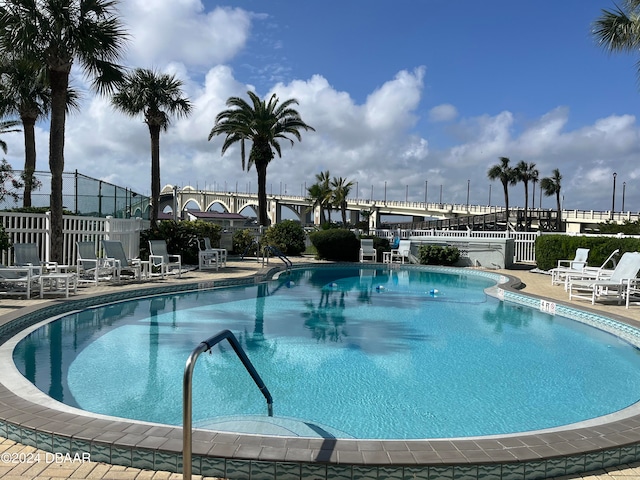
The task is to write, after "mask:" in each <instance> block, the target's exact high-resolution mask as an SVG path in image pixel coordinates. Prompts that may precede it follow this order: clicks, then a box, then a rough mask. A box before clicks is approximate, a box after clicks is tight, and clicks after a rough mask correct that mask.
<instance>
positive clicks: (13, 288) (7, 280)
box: [0, 265, 42, 298]
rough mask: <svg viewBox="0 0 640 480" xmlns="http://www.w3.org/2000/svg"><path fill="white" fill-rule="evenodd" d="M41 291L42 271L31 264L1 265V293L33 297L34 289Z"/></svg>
mask: <svg viewBox="0 0 640 480" xmlns="http://www.w3.org/2000/svg"><path fill="white" fill-rule="evenodd" d="M34 288H37V289H39V290H40V291H41V289H42V286H41V284H40V273H38V271H37V270H35V269H34V268H33V266H31V265H27V266H24V267H0V294H1V295H19V296H23V295H24V296H26V298H31V293H32V292H33V289H34Z"/></svg>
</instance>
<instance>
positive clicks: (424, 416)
mask: <svg viewBox="0 0 640 480" xmlns="http://www.w3.org/2000/svg"><path fill="white" fill-rule="evenodd" d="M493 284H494V282H493V281H491V280H489V279H487V278H484V277H481V276H474V275H467V274H465V273H464V272H461V273H459V274H443V273H434V272H429V271H424V270H417V269H412V270H391V271H389V270H380V269H378V270H376V269H371V270H360V269H358V268H344V269H337V268H316V269H309V270H302V271H296V270H294V271H293V273H292V274H291V275H290V276H283V277H281V278H280V279H279V280H277V281H272V282H269V283H264V284H259V285H252V286H242V287H229V288H223V289H216V290H208V291H198V292H192V293H180V294H174V295H167V296H159V297H151V298H144V299H137V300H131V301H126V302H122V303H116V304H111V305H107V306H102V307H96V308H92V309H88V310H85V311H82V312H79V313H75V314H70V315H68V316H66V317H64V318H62V319H60V320H56V321H55V322H53V323H51V324H49V325H47V326H45V327H42V328H40V329H39V330H36V331H34V332H33V333H31V334H29V336H28V337H26V338H25V339H24V340H22V341H21V342H20V343H19V344H18V346H17V347H16V349H15V351H14V360H15V362H16V365H17V367H18V369H19V370H20V371H21V372H22V374H23V375H25V377H27V378H28V379H29V380H30V381H32V382H33V383H35V385H36V386H37V387H38V388H39V389H40V390H42V391H44V392H45V393H47V394H49V395H50V396H52V397H54V398H56V399H58V400H60V401H63V402H65V403H67V404H69V405H72V406H76V407H79V408H82V409H85V410H88V411H91V412H96V413H101V414H107V415H113V416H118V417H126V418H131V419H137V420H145V421H152V422H160V423H167V424H175V425H180V424H181V423H182V375H183V372H184V367H185V362H186V359H187V357H188V356H189V354H190V353H191V352H192V351H193V349H194V348H195V347H196V346H197V345H198V344H199V343H200V342H201V341H203V340H205V339H207V338H209V337H211V336H212V335H214V334H216V333H218V332H219V331H221V330H223V329H230V330H231V331H232V332H233V333H234V334H235V335H236V336H237V337H238V339H239V340H240V342H241V344H242V345H243V347H244V348H245V350H246V352H247V354H248V356H249V358H250V359H251V361H252V362H253V364H254V365H255V367H256V369H257V371H258V372H259V374H260V375H261V377H262V378H263V379H264V381H265V383H266V385H267V386H268V388H269V390H270V391H271V394H272V395H273V399H274V413H275V415H276V417H278V418H279V419H282V418H284V420H282V421H283V422H284V421H286V420H288V419H302V420H303V421H304V422H306V423H307V424H309V425H317V426H319V428H323V429H326V430H327V431H330V432H333V433H334V434H335V435H338V436H345V437H355V438H400V439H408V438H442V437H464V436H476V435H491V434H503V433H512V432H521V431H528V430H536V429H542V428H547V427H554V426H560V425H566V424H569V423H573V422H577V421H581V420H585V419H589V418H594V417H598V416H601V415H604V414H608V413H611V412H615V411H617V410H620V409H622V408H625V407H627V406H629V405H631V404H633V403H635V402H637V401H638V399H640V355H639V354H638V353H639V352H638V350H637V349H636V348H634V347H633V346H631V345H629V344H628V343H626V342H624V341H621V340H620V339H618V338H616V337H614V336H612V335H610V334H608V333H605V332H602V331H600V330H597V329H595V328H592V327H589V326H586V325H583V324H581V323H578V322H574V321H572V320H569V319H566V318H563V317H559V316H551V315H548V314H545V313H541V312H539V311H536V310H533V309H528V308H525V307H521V306H516V305H512V304H509V303H503V302H499V301H498V300H496V299H494V298H492V297H490V296H487V295H486V294H485V293H484V289H485V288H486V287H489V286H491V285H493ZM193 387H194V391H193V418H194V423H195V424H196V425H203V426H211V427H212V428H216V425H226V423H225V422H227V421H232V420H234V419H237V418H243V419H244V418H254V419H261V418H263V417H262V416H264V415H265V414H266V404H265V400H264V398H263V397H262V395H261V394H260V392H259V391H258V389H257V388H256V387H255V385H254V384H253V383H252V381H251V379H250V377H249V375H248V374H247V373H246V371H245V370H244V368H243V366H242V365H241V363H240V362H239V360H238V359H237V357H236V356H235V355H234V354H233V351H232V350H231V348H230V346H229V344H228V343H222V344H220V345H219V346H217V347H215V348H214V351H213V353H212V354H211V355H208V354H203V355H202V356H200V358H199V360H198V362H197V364H196V368H195V372H194V378H193ZM247 415H249V416H251V417H246V416H247ZM231 423H232V424H233V422H231Z"/></svg>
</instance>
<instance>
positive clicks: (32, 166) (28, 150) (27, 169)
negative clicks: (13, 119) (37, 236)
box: [21, 115, 36, 207]
mask: <svg viewBox="0 0 640 480" xmlns="http://www.w3.org/2000/svg"><path fill="white" fill-rule="evenodd" d="M21 119H22V129H23V130H24V172H23V180H24V195H23V197H22V206H23V207H30V206H31V190H32V189H33V172H34V171H35V170H36V134H35V124H36V119H35V118H32V117H30V116H26V115H22V116H21Z"/></svg>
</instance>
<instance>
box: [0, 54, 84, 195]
mask: <svg viewBox="0 0 640 480" xmlns="http://www.w3.org/2000/svg"><path fill="white" fill-rule="evenodd" d="M4 60H5V61H4V62H2V63H1V64H0V117H7V116H13V115H18V116H19V117H20V120H21V121H22V131H23V132H24V170H23V172H22V182H23V184H24V194H23V197H22V206H23V207H30V206H31V191H32V190H33V189H34V188H37V187H38V186H39V182H38V181H37V180H36V178H35V176H34V172H35V170H36V134H35V125H36V122H37V121H38V120H39V119H40V118H41V117H43V116H46V115H47V114H48V113H49V107H50V105H51V95H50V90H49V84H48V81H47V78H46V70H45V69H44V68H42V67H36V66H34V65H33V64H32V63H31V62H28V61H26V60H24V59H16V60H13V61H9V60H7V59H6V58H5V59H4ZM68 98H72V99H74V98H75V96H73V95H71V96H70V97H68ZM74 105H75V103H74Z"/></svg>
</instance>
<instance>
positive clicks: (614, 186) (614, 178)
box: [611, 172, 618, 220]
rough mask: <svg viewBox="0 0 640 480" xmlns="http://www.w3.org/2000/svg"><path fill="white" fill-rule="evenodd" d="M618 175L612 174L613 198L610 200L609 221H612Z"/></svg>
mask: <svg viewBox="0 0 640 480" xmlns="http://www.w3.org/2000/svg"><path fill="white" fill-rule="evenodd" d="M617 176H618V174H617V173H616V172H613V196H612V198H611V220H613V212H614V211H615V209H616V177H617Z"/></svg>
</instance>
